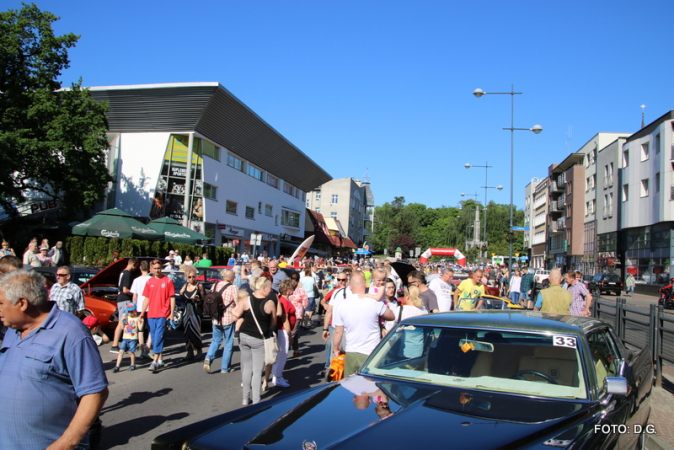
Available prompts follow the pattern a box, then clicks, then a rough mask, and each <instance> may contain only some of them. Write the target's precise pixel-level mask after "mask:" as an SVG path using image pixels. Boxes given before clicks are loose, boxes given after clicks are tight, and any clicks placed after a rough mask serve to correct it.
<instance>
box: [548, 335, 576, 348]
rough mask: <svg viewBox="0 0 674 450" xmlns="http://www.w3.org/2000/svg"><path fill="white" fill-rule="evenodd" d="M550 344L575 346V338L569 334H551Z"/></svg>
mask: <svg viewBox="0 0 674 450" xmlns="http://www.w3.org/2000/svg"><path fill="white" fill-rule="evenodd" d="M552 345H554V346H555V347H569V348H576V338H575V337H569V336H552Z"/></svg>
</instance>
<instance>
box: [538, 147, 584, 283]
mask: <svg viewBox="0 0 674 450" xmlns="http://www.w3.org/2000/svg"><path fill="white" fill-rule="evenodd" d="M584 158H585V155H583V154H582V153H571V154H570V155H569V156H567V157H566V159H565V160H564V161H562V162H561V163H560V164H553V165H551V166H550V167H549V168H548V179H549V180H550V187H549V190H548V196H549V199H550V207H549V210H548V219H547V223H548V227H549V229H548V232H549V233H548V245H547V253H548V255H547V256H548V264H547V265H548V268H560V269H563V270H571V269H573V270H580V268H581V264H582V261H583V228H584V216H585V215H584V211H585V166H584V165H583V161H584Z"/></svg>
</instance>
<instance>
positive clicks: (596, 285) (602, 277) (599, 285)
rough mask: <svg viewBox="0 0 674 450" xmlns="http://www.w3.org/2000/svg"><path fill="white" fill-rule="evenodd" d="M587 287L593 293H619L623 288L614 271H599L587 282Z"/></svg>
mask: <svg viewBox="0 0 674 450" xmlns="http://www.w3.org/2000/svg"><path fill="white" fill-rule="evenodd" d="M588 289H589V290H590V292H592V293H593V294H595V293H596V294H599V295H601V294H602V293H604V292H606V293H611V292H613V293H614V294H615V295H620V293H621V292H622V290H623V283H622V281H621V280H620V277H619V276H618V275H616V274H614V273H599V274H597V275H595V276H594V278H593V279H592V281H590V282H589V284H588Z"/></svg>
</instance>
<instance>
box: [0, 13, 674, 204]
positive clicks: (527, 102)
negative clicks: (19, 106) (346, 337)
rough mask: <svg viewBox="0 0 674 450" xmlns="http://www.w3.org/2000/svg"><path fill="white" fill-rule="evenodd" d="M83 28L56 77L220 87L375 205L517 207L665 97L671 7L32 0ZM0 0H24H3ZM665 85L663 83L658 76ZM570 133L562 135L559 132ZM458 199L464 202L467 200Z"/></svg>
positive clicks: (666, 105)
mask: <svg viewBox="0 0 674 450" xmlns="http://www.w3.org/2000/svg"><path fill="white" fill-rule="evenodd" d="M36 4H37V5H38V7H39V8H41V9H43V10H48V11H51V12H53V13H54V14H56V15H57V16H60V17H61V20H60V21H58V22H57V23H56V24H55V26H54V28H55V30H56V32H57V33H58V34H64V33H67V32H73V33H75V34H78V35H81V39H80V41H79V43H78V45H77V47H76V48H75V49H72V50H71V52H70V57H71V67H70V69H68V70H67V71H65V72H64V74H63V81H64V83H65V84H70V82H72V81H76V80H77V79H78V78H79V77H82V78H83V82H84V85H85V86H104V85H124V84H145V83H171V82H196V81H218V82H220V83H221V84H222V85H223V86H225V87H226V88H227V89H229V90H230V91H231V92H232V93H233V94H234V95H236V96H237V97H238V98H239V99H240V100H242V101H243V102H244V103H246V104H247V105H248V106H249V107H250V108H252V109H253V110H254V111H255V112H256V113H257V114H259V115H260V116H261V117H262V118H263V119H264V120H266V121H267V122H268V123H269V124H270V125H271V126H273V127H274V128H275V129H276V130H277V131H279V132H280V133H281V134H283V135H284V136H285V137H286V138H287V139H288V140H289V141H291V142H292V143H293V144H295V145H296V146H297V147H298V148H300V149H301V150H302V151H303V152H304V153H306V154H307V155H308V156H309V157H311V158H312V159H313V160H314V161H315V162H316V163H318V164H319V165H320V166H322V167H323V168H324V169H325V170H326V171H327V172H328V173H329V174H330V175H332V177H334V178H342V177H354V178H361V177H362V176H363V175H364V174H365V172H366V170H367V172H368V173H369V175H370V177H371V182H372V189H373V192H374V194H375V197H376V202H377V204H378V205H379V204H383V203H384V202H386V201H392V200H393V197H395V196H404V197H405V199H406V200H407V202H417V203H423V204H426V205H427V206H429V207H439V206H442V205H446V206H450V205H456V204H457V203H458V202H459V201H460V200H461V196H460V194H461V193H462V192H466V193H475V192H478V194H479V195H480V198H482V195H483V192H484V191H483V190H481V189H480V186H483V184H484V169H470V170H466V169H465V168H464V164H465V163H471V164H474V165H484V164H485V161H488V162H489V165H491V166H493V169H490V171H489V185H491V186H496V185H499V184H500V185H503V186H504V189H503V191H501V192H498V191H496V190H490V192H489V198H490V200H495V201H497V202H500V203H508V202H509V179H510V134H509V132H507V131H502V130H501V128H503V127H508V126H510V97H509V96H507V95H498V96H497V95H493V96H485V97H482V98H481V99H476V98H475V97H473V95H472V92H473V90H474V89H475V88H482V89H483V90H485V91H487V92H489V91H494V92H496V91H508V90H509V89H510V85H511V84H514V85H515V90H516V91H521V92H523V95H518V96H516V99H515V127H522V128H529V127H531V126H533V125H534V124H540V125H542V126H543V128H544V131H543V133H541V134H539V135H534V134H533V133H530V132H516V133H515V185H514V186H515V204H516V205H518V206H520V207H521V206H522V205H523V204H524V186H525V185H526V184H527V183H528V182H529V181H530V180H531V178H532V177H544V176H546V174H547V168H548V166H549V165H550V164H552V163H555V162H560V161H561V160H562V159H563V158H564V157H565V156H566V155H567V154H568V153H569V150H570V151H575V150H577V149H578V148H580V147H581V146H582V145H583V144H584V143H585V142H587V141H588V140H589V139H590V138H591V137H592V136H593V135H594V134H596V133H597V132H601V131H604V132H627V133H632V132H635V131H637V130H638V129H639V127H640V121H641V107H640V105H642V104H645V105H646V122H647V123H648V122H650V121H652V120H654V119H656V118H657V117H659V116H661V115H662V114H664V113H666V112H667V111H669V110H670V109H674V103H672V94H673V90H674V88H673V87H672V83H671V82H669V81H670V80H671V74H672V58H671V55H670V54H669V52H668V50H669V47H670V45H669V44H670V42H671V17H672V16H673V14H674V2H671V1H667V0H660V1H659V0H655V1H650V2H647V3H638V2H634V1H625V0H617V1H616V0H613V1H605V0H600V1H591V2H588V1H576V0H571V1H566V2H541V1H507V2H506V1H502V0H493V1H492V0H489V1H471V2H459V1H414V2H413V1H395V0H387V1H368V0H361V1H339V2H337V1H292V0H285V1H266V0H264V1H263V0H259V1H255V0H250V1H193V2H183V1H181V2H178V1H175V0H164V1H161V2H160V1H154V0H146V1H142V2H129V1H121V2H114V3H106V2H92V1H79V0H77V1H73V0H68V1H58V2H57V1H37V2H36ZM3 5H4V6H3V9H10V8H20V2H16V1H14V0H11V1H5V2H3ZM667 82H669V84H668V83H667ZM570 128H572V133H571V134H572V137H571V140H570V143H569V144H568V146H567V140H568V138H567V135H568V134H569V130H570ZM464 199H465V198H464Z"/></svg>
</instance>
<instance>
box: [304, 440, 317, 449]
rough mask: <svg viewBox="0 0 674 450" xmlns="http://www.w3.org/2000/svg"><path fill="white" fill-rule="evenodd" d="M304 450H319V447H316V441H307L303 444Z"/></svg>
mask: <svg viewBox="0 0 674 450" xmlns="http://www.w3.org/2000/svg"><path fill="white" fill-rule="evenodd" d="M302 450H318V445H316V441H308V440H305V441H304V442H302Z"/></svg>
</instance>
